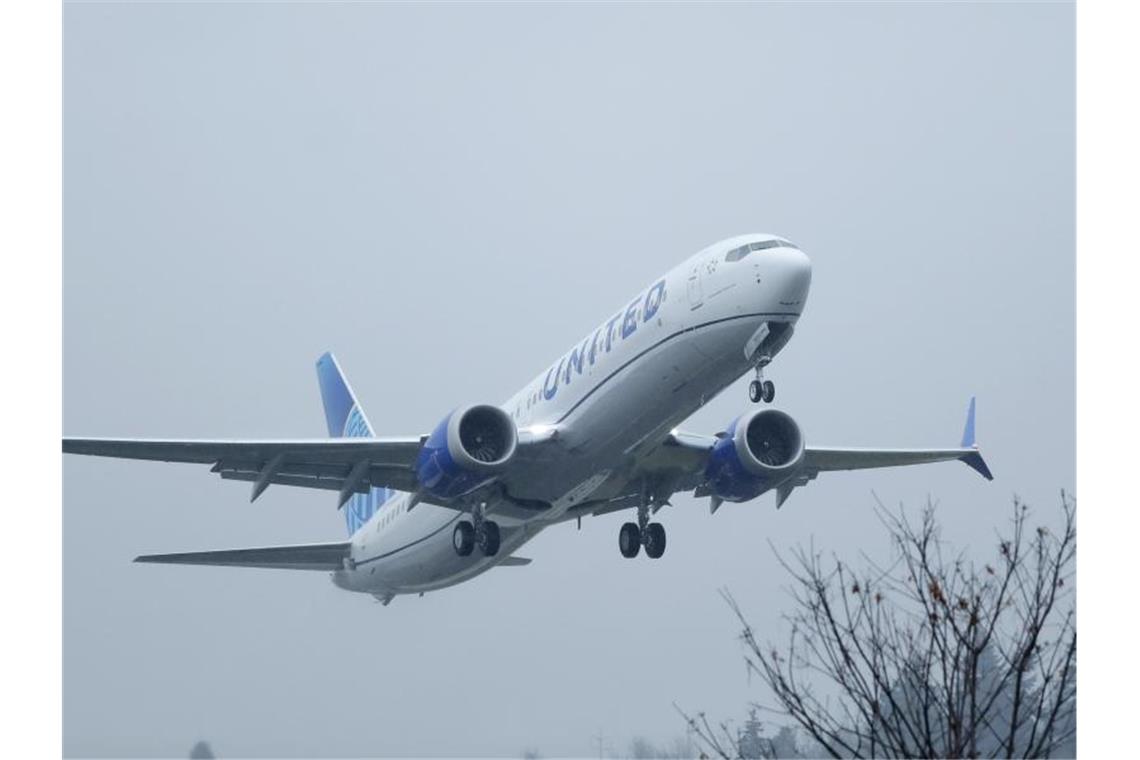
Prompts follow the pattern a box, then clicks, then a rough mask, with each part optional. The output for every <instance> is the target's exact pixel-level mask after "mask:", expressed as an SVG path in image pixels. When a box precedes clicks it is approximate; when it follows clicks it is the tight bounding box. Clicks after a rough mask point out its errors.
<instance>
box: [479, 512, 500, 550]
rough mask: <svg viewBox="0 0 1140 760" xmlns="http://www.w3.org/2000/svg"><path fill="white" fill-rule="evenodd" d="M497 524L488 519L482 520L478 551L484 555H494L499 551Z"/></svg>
mask: <svg viewBox="0 0 1140 760" xmlns="http://www.w3.org/2000/svg"><path fill="white" fill-rule="evenodd" d="M499 538H500V535H499V524H498V523H497V522H492V521H490V520H484V521H483V529H482V530H481V531H479V536H478V543H479V551H481V552H483V554H484V555H485V556H488V557H494V556H495V555H496V554H498V553H499Z"/></svg>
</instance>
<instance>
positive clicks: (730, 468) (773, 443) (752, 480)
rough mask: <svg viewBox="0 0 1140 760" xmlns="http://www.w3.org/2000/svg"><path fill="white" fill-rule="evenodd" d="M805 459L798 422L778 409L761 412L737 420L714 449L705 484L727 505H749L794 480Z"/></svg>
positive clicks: (762, 410)
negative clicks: (728, 502) (789, 479)
mask: <svg viewBox="0 0 1140 760" xmlns="http://www.w3.org/2000/svg"><path fill="white" fill-rule="evenodd" d="M803 458H804V437H803V434H802V433H801V432H800V426H799V425H797V424H796V421H795V420H794V419H792V418H791V416H790V415H788V414H787V413H785V412H781V411H779V410H777V409H758V410H756V411H754V412H750V413H748V414H743V415H741V416H740V417H737V418H736V419H735V420H733V421H732V422H731V423H730V424H729V426H728V428H727V429H726V430H725V432H724V435H722V436H721V437H720V439H719V440H718V441H717V442H716V444H715V445H714V446H713V448H712V452H711V453H710V454H709V459H708V463H707V464H706V465H705V482H706V484H707V485H708V489H709V493H711V494H712V495H714V496H717V497H719V498H721V499H723V500H724V501H737V502H739V501H748V500H749V499H754V498H756V497H757V496H759V495H760V494H762V493H764V492H765V491H767V490H769V489H771V488H775V487H776V486H778V485H780V484H781V483H783V482H784V481H785V480H787V479H788V478H791V477H793V476H794V475H795V474H796V471H797V470H799V468H800V464H801V463H802V462H803Z"/></svg>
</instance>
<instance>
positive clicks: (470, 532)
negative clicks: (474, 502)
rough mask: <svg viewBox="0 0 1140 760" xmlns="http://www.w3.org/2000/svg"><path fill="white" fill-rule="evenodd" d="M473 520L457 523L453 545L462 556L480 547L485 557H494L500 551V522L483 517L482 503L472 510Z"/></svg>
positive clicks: (452, 537)
mask: <svg viewBox="0 0 1140 760" xmlns="http://www.w3.org/2000/svg"><path fill="white" fill-rule="evenodd" d="M471 516H472V520H471V521H470V522H469V521H467V520H460V521H459V522H457V523H455V530H453V531H452V533H451V545H452V547H453V548H454V549H455V553H456V554H458V555H459V556H460V557H467V556H469V555H470V554H471V552H473V551H474V550H475V547H476V546H477V547H479V552H480V553H481V554H483V556H485V557H494V556H495V555H496V554H498V553H499V541H500V534H499V524H498V523H497V522H495V521H494V520H485V519H483V505H482V504H480V505H479V506H478V507H477V508H476V509H475V510H474V511H473V512H472V515H471Z"/></svg>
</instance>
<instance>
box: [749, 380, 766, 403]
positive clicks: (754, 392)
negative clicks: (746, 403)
mask: <svg viewBox="0 0 1140 760" xmlns="http://www.w3.org/2000/svg"><path fill="white" fill-rule="evenodd" d="M763 396H764V389H763V386H762V385H761V383H760V381H759V380H753V381H752V382H750V383H749V384H748V398H749V399H750V400H751V401H752V403H753V404H759V403H760V399H761V398H763Z"/></svg>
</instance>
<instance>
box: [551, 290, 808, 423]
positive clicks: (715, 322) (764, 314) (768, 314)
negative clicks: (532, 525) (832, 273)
mask: <svg viewBox="0 0 1140 760" xmlns="http://www.w3.org/2000/svg"><path fill="white" fill-rule="evenodd" d="M798 316H799V313H798V312H788V311H765V312H753V313H751V314H737V315H735V316H732V317H724V318H722V319H714V320H711V321H709V322H702V323H701V324H699V325H693V326H692V327H686V328H685V329H684V330H678V331H677V332H675V333H673V334H672V335H667V336H665V337H664V338H662V339H661V340H659V341H657V342H656V343H654V344H653V345H652V346H649V347H648V348H646V349H643V350H642V351H640V352H639V353H638V354H637V355H636V356H634V357H632V358H631V359H629V360H628V361H626V362H625V363H624V364H622V365H621V366H620V367H618V368H617V369H615V370H614V371H613V372H611V373H610V374H608V375H606V376H605V377H604V378H602V380H601V381H600V382H599V383H598V384H597V385H595V386H594V387H593V388H591V389H590V390H588V391H586V393H585V395H583V396H582V398H580V399H578V400H577V401H575V402H574V405H573V406H571V407H570V408H569V409H568V410H567V411H566V413H565V414H563V415H562V416H561V417H559V418H558V421H557V422H556V423H555V424H561V423H563V422H565V421H566V419H567V418H568V417H569V416H570V415H571V414H573V413H574V412H575V410H577V409H578V407H579V406H581V405H582V403H583V402H584V401H585V400H586V399H588V398H589V397H590V396H592V395H593V394H594V392H595V391H597V390H598V389H599V388H601V387H602V386H603V385H605V384H606V383H608V382H609V381H610V380H612V379H613V378H614V377H615V376H616V375H617V374H618V373H620V372H621V371H622V370H624V369H625V368H626V367H628V366H629V365H631V364H633V363H634V362H635V361H637V360H638V359H640V358H641V357H643V356H645V355H646V354H648V353H649V352H650V351H653V350H654V349H657V348H660V347H661V346H663V345H664V344H666V343H668V342H669V341H671V340H673V339H674V338H677V337H679V336H681V335H685V334H686V333H691V332H696V331H697V330H700V329H701V328H704V327H711V326H712V325H718V324H721V323H722V322H731V321H732V320H734V319H751V318H754V317H798Z"/></svg>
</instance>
